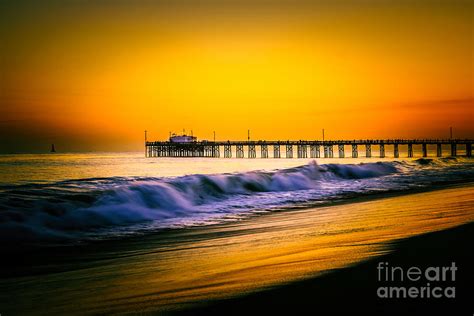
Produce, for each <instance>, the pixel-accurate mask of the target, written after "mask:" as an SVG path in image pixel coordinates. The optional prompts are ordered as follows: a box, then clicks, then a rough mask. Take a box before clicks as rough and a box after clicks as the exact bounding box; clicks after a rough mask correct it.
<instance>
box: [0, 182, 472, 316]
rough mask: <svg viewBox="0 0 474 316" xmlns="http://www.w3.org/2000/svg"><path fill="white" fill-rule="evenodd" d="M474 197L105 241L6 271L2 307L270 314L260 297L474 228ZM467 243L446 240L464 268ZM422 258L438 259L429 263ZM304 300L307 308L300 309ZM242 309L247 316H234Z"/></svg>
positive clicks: (418, 198) (385, 203) (400, 199)
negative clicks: (425, 238)
mask: <svg viewBox="0 0 474 316" xmlns="http://www.w3.org/2000/svg"><path fill="white" fill-rule="evenodd" d="M473 189H474V188H473V187H472V185H464V186H454V187H449V188H445V189H442V190H435V191H429V192H418V193H413V194H408V195H401V196H394V197H386V198H382V199H375V200H366V201H364V200H361V201H359V202H357V203H346V204H344V203H342V204H335V205H330V206H324V207H319V208H313V209H302V210H293V211H288V212H275V213H269V214H265V215H262V216H256V217H254V218H251V219H247V220H243V221H239V222H235V223H228V224H225V225H220V226H219V225H216V226H210V227H205V228H201V229H197V228H196V229H186V230H181V231H180V233H170V232H168V234H152V235H147V236H143V237H142V238H140V237H136V238H135V237H134V238H130V239H124V240H122V241H113V242H110V241H109V242H106V241H104V242H99V243H97V244H95V245H89V246H92V247H89V246H88V247H83V248H81V247H78V248H74V247H67V248H61V249H70V250H71V251H64V252H55V253H50V252H44V253H41V252H39V253H38V254H39V257H37V258H36V259H37V261H35V260H34V258H33V257H34V256H33V255H32V254H31V257H30V258H32V259H31V260H29V261H27V262H28V263H27V264H23V266H21V265H20V266H18V267H17V268H18V269H19V270H17V271H16V273H15V270H14V269H8V270H9V272H10V273H11V274H10V275H4V276H2V278H1V281H0V288H1V289H2V292H3V293H9V294H8V296H4V297H3V298H2V299H1V302H2V303H3V304H2V306H3V307H5V308H4V310H5V311H11V312H13V313H18V312H21V313H22V314H36V313H35V312H36V311H37V310H42V311H44V313H45V314H46V313H65V312H67V313H72V314H91V313H92V314H93V313H118V314H121V313H129V312H141V313H152V314H154V313H174V312H179V311H182V312H183V313H188V314H189V313H191V314H194V313H204V314H208V313H213V312H214V310H215V313H216V314H217V313H220V312H223V309H221V308H224V309H228V308H229V309H230V310H235V311H239V310H240V311H246V310H243V309H244V308H250V309H255V310H257V309H258V308H260V307H262V308H266V306H265V305H266V304H262V305H259V302H260V301H262V302H265V299H263V300H261V299H260V297H261V295H263V296H265V297H267V301H266V302H267V304H270V302H271V301H273V300H275V301H276V302H277V301H282V300H283V298H282V297H280V296H278V294H275V293H277V292H274V291H278V289H280V290H281V291H283V292H282V293H284V291H286V290H285V288H286V287H292V286H300V285H298V284H306V283H305V282H310V283H311V282H316V283H315V284H320V283H321V282H322V281H319V280H321V278H323V280H324V278H327V277H329V276H330V275H333V274H334V273H338V272H334V271H340V269H342V270H343V271H344V269H345V267H352V266H354V264H355V265H358V264H362V265H363V264H364V263H360V262H365V261H367V260H369V261H370V260H371V258H374V257H378V256H380V255H386V254H387V253H388V252H391V251H393V248H392V246H393V243H394V242H396V243H398V242H399V241H400V240H405V239H407V238H409V239H410V238H415V239H416V238H418V237H416V235H420V234H425V233H429V232H432V231H437V232H435V233H433V234H435V235H436V234H438V233H440V234H442V233H443V232H444V231H449V230H450V229H451V228H452V227H455V226H459V225H464V224H466V223H470V222H472V221H473V220H474V214H473V212H472V210H473V205H474V204H473V203H474V202H473V199H472V192H473ZM469 225H470V224H468V225H467V226H466V227H470V226H469ZM468 233H470V230H469V231H468V232H467V233H466V232H461V233H450V234H449V236H451V237H449V239H447V240H457V239H460V240H461V241H464V243H461V242H459V243H458V244H457V247H453V248H449V247H447V250H456V249H457V250H459V252H460V253H463V252H464V257H463V258H464V259H462V260H461V259H459V262H463V261H464V260H465V258H466V257H467V259H466V262H470V261H469V260H470V259H469V258H468V257H469V253H468V254H467V255H466V254H465V252H466V251H468V252H469V250H468V249H469V245H466V244H465V243H466V242H468V240H469V238H470V237H469V236H470V235H469V236H465V234H468ZM413 236H415V237H413ZM401 244H403V242H401ZM396 245H397V244H396ZM420 245H421V246H417V247H415V252H416V251H418V250H419V249H426V250H429V249H431V250H432V249H433V247H434V249H435V251H436V247H437V246H438V245H441V244H440V243H437V242H436V243H434V244H430V243H426V242H422V243H421V244H420ZM397 247H398V246H395V247H394V249H395V250H396V251H395V252H394V253H397V251H398V250H397V249H398V248H397ZM440 247H441V246H440ZM407 248H409V249H412V248H413V247H407ZM440 249H441V250H442V249H443V248H442V247H441V248H440ZM412 250H413V249H412ZM388 256H390V254H388ZM421 258H426V259H427V260H428V259H429V258H434V257H433V256H430V255H429V254H427V255H424V256H422V257H421ZM449 258H450V256H449V253H447V252H445V253H444V254H443V252H441V253H440V257H439V259H441V260H444V259H449ZM25 259H26V260H28V259H29V258H28V257H27V256H23V257H18V258H17V260H16V261H17V262H21V261H23V260H25ZM373 260H378V259H373ZM14 261H15V260H13V261H12V262H13V263H14ZM41 262H42V264H43V266H41V264H40V263H41ZM406 262H407V263H410V262H408V261H406ZM413 262H414V263H416V262H417V261H416V260H414V261H413ZM433 262H436V261H433ZM5 264H6V263H5V262H4V263H3V265H5ZM348 269H351V268H348ZM363 270H364V271H365V272H364V273H365V274H364V273H356V274H354V275H355V277H357V278H359V281H361V282H363V281H364V280H365V279H364V278H366V277H367V274H368V273H371V272H376V270H373V269H372V268H370V269H368V268H365V269H363ZM326 275H327V276H326ZM349 275H352V274H349ZM306 280H309V281H306ZM334 280H335V281H334V282H333V281H330V282H329V281H327V282H329V283H324V282H323V283H321V284H326V285H321V286H320V287H321V288H320V289H319V291H320V292H324V293H326V292H327V293H330V291H329V289H331V287H332V288H333V289H334V291H336V293H337V292H338V291H340V287H343V288H345V287H347V286H349V287H350V284H349V283H348V282H347V280H346V281H344V280H342V279H340V278H336V279H334ZM338 280H339V281H338ZM242 282H243V283H242ZM19 284H22V286H23V287H20V286H19ZM311 284H312V283H311ZM327 284H329V285H327ZM331 284H332V285H331ZM311 286H312V285H311ZM318 286H319V285H318ZM326 286H328V288H327V289H326ZM291 291H294V290H291ZM295 291H296V292H295V293H299V294H298V295H295V296H293V297H291V299H286V300H283V301H286V302H287V303H288V306H287V308H290V307H291V306H294V307H295V306H296V307H295V308H298V306H299V305H301V306H306V307H308V308H310V307H311V306H310V305H308V304H310V303H311V302H312V301H313V297H312V296H308V295H309V294H308V295H306V296H305V295H302V294H301V291H297V290H295ZM355 291H356V292H357V293H358V292H359V290H358V289H357V290H355ZM360 292H361V293H362V292H363V291H360ZM366 293H367V292H366ZM246 295H248V296H246ZM285 295H286V294H285ZM300 295H302V296H301V298H305V299H306V300H308V301H307V302H306V303H305V302H304V300H303V302H300V301H299V300H298V297H299V296H300ZM374 295H375V294H374ZM371 297H372V296H370V298H371ZM222 300H224V301H222ZM341 300H342V301H344V300H346V298H341ZM329 301H330V298H328V302H329ZM25 302H32V303H31V307H29V308H26V307H22V306H23V304H25ZM211 302H212V303H211ZM375 303H376V302H375ZM234 304H236V305H239V306H241V309H239V308H234V306H233V305H234ZM305 304H306V305H305ZM371 304H372V303H371ZM377 304H378V303H377ZM224 306H228V307H224ZM374 306H378V305H374ZM313 307H314V306H313ZM328 307H329V306H328ZM189 308H192V309H189ZM280 309H281V310H282V311H284V310H285V309H284V307H279V304H278V302H277V303H275V309H274V311H275V313H278V311H279V310H280ZM286 311H288V312H289V310H288V309H287V310H286ZM236 313H237V312H236Z"/></svg>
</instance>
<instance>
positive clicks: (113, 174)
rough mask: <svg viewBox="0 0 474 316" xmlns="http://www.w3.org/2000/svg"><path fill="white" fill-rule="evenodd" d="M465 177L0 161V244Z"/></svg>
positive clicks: (316, 166)
mask: <svg viewBox="0 0 474 316" xmlns="http://www.w3.org/2000/svg"><path fill="white" fill-rule="evenodd" d="M472 181H474V162H473V161H472V159H467V158H462V157H458V158H439V159H438V158H414V159H399V160H394V159H391V158H384V159H380V158H369V159H365V158H360V159H352V158H346V159H337V158H333V159H316V160H314V159H236V158H234V159H223V158H221V159H209V158H184V159H176V158H145V157H144V156H143V153H85V154H43V155H2V156H0V240H1V241H2V242H7V241H8V242H11V241H15V242H20V243H25V244H36V245H41V244H43V243H44V244H48V243H68V242H71V243H77V242H84V241H87V240H97V239H110V238H123V237H126V236H130V235H134V234H146V233H152V232H155V231H159V230H162V229H182V228H186V227H195V226H206V225H214V224H219V223H225V222H233V221H239V220H242V219H243V218H246V217H249V216H256V215H264V214H266V213H271V212H276V211H282V210H292V209H300V208H310V207H315V206H320V205H326V204H329V203H334V202H336V201H350V199H353V198H360V197H361V196H366V197H367V196H372V195H378V196H380V195H381V194H389V193H393V192H409V191H410V190H420V189H425V190H429V189H431V188H432V187H435V186H442V185H448V184H453V183H468V182H472Z"/></svg>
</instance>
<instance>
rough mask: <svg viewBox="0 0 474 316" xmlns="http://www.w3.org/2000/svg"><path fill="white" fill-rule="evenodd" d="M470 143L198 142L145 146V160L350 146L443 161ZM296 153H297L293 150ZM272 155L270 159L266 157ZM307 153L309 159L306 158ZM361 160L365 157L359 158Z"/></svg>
mask: <svg viewBox="0 0 474 316" xmlns="http://www.w3.org/2000/svg"><path fill="white" fill-rule="evenodd" d="M473 143H474V140H473V139H359V140H357V139H354V140H327V141H320V140H298V141H294V140H287V141H267V140H258V141H230V140H228V141H199V142H189V143H178V142H170V141H154V142H145V155H146V157H209V158H219V157H221V152H222V153H223V157H224V158H232V157H233V155H234V154H235V157H236V158H245V154H247V158H256V157H257V153H259V155H258V156H259V157H260V158H270V157H273V158H282V157H286V158H293V157H297V158H308V157H310V158H333V157H334V148H336V150H337V153H338V155H337V157H339V158H345V157H346V153H345V150H346V148H345V147H346V146H351V150H350V153H351V154H350V156H348V157H352V158H357V157H359V146H363V147H365V157H372V146H378V150H379V154H378V157H382V158H383V157H385V149H386V146H393V157H395V158H399V157H400V147H402V146H403V147H406V152H407V157H409V158H410V157H413V147H414V146H421V154H422V156H423V157H427V156H428V150H429V148H428V145H436V156H437V157H442V155H443V147H442V146H443V145H445V146H449V148H450V156H457V155H458V147H460V146H464V147H465V155H466V156H467V157H472V144H473ZM295 149H296V150H295ZM270 151H272V152H273V155H271V156H270V155H269V152H270ZM308 152H309V155H308ZM362 157H364V156H362Z"/></svg>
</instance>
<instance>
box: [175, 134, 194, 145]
mask: <svg viewBox="0 0 474 316" xmlns="http://www.w3.org/2000/svg"><path fill="white" fill-rule="evenodd" d="M196 141H197V137H195V136H189V135H186V134H182V135H176V134H171V136H170V142H171V143H193V142H196Z"/></svg>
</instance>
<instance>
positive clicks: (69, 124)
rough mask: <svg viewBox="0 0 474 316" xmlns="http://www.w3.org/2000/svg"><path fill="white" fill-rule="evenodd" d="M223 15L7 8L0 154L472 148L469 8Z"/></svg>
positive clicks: (229, 7)
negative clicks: (261, 144) (381, 143)
mask: <svg viewBox="0 0 474 316" xmlns="http://www.w3.org/2000/svg"><path fill="white" fill-rule="evenodd" d="M138 2H140V1H138ZM224 2H225V3H226V4H225V5H224V4H220V5H217V4H216V3H214V2H212V5H211V2H209V3H206V4H201V5H196V4H194V2H192V1H189V2H188V1H184V2H182V3H181V4H180V5H172V4H171V3H168V2H167V1H163V2H159V3H158V4H150V2H147V1H143V3H142V5H140V6H138V5H134V6H133V7H132V6H131V5H130V4H125V2H117V4H114V5H112V2H101V1H98V2H96V4H92V3H90V2H81V1H78V2H73V3H74V4H69V5H65V4H61V2H57V3H55V4H48V5H47V4H44V3H46V2H43V1H42V2H41V4H39V2H38V3H36V2H32V3H28V6H27V5H25V4H22V1H19V3H12V4H9V5H7V4H5V5H4V6H5V7H4V8H2V10H1V12H2V13H0V17H1V22H0V23H1V24H2V29H4V30H6V31H2V33H1V37H2V41H1V42H2V44H1V45H2V47H1V51H2V53H1V59H0V63H1V66H0V69H1V70H0V71H1V77H0V80H1V81H0V89H1V90H0V132H1V133H0V134H1V136H0V143H1V148H0V152H3V153H5V152H16V151H20V152H29V151H47V150H48V148H49V144H51V143H56V145H57V146H58V147H59V148H61V150H64V151H66V150H71V151H81V150H141V149H142V148H143V131H144V130H145V129H147V130H148V131H149V136H150V138H152V139H165V138H166V137H167V136H168V132H169V131H181V130H182V129H183V128H185V129H186V130H188V131H189V130H193V132H194V134H195V135H197V136H198V137H199V138H200V139H206V138H207V139H211V138H212V132H213V131H216V133H217V138H218V139H221V140H227V139H246V136H247V129H251V130H252V137H253V138H254V139H317V138H320V136H321V135H320V134H321V129H322V128H325V129H326V130H327V134H326V136H327V138H328V139H338V138H344V139H353V138H393V137H410V138H428V137H430V138H438V137H440V138H442V137H448V136H449V127H450V126H453V128H454V131H455V137H462V138H464V137H473V136H474V128H473V127H472V126H473V125H472V119H473V118H474V101H473V86H474V79H473V72H474V65H473V24H472V23H473V22H472V12H473V11H472V9H473V7H472V2H470V1H464V2H463V1H445V2H443V1H442V2H439V1H410V2H408V1H407V2H405V3H404V4H398V5H394V4H392V3H390V5H388V3H389V2H386V3H385V2H383V1H380V2H372V1H367V2H364V3H365V4H361V3H360V2H357V5H356V1H336V2H337V4H308V3H305V2H301V3H299V4H298V5H297V4H295V3H294V2H290V1H289V2H278V3H277V4H275V3H272V5H269V3H270V1H261V2H258V1H257V2H258V4H255V3H256V2H252V1H240V2H234V1H229V2H227V1H224ZM105 3H107V4H105ZM134 3H135V4H136V2H134ZM384 3H385V4H384Z"/></svg>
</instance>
